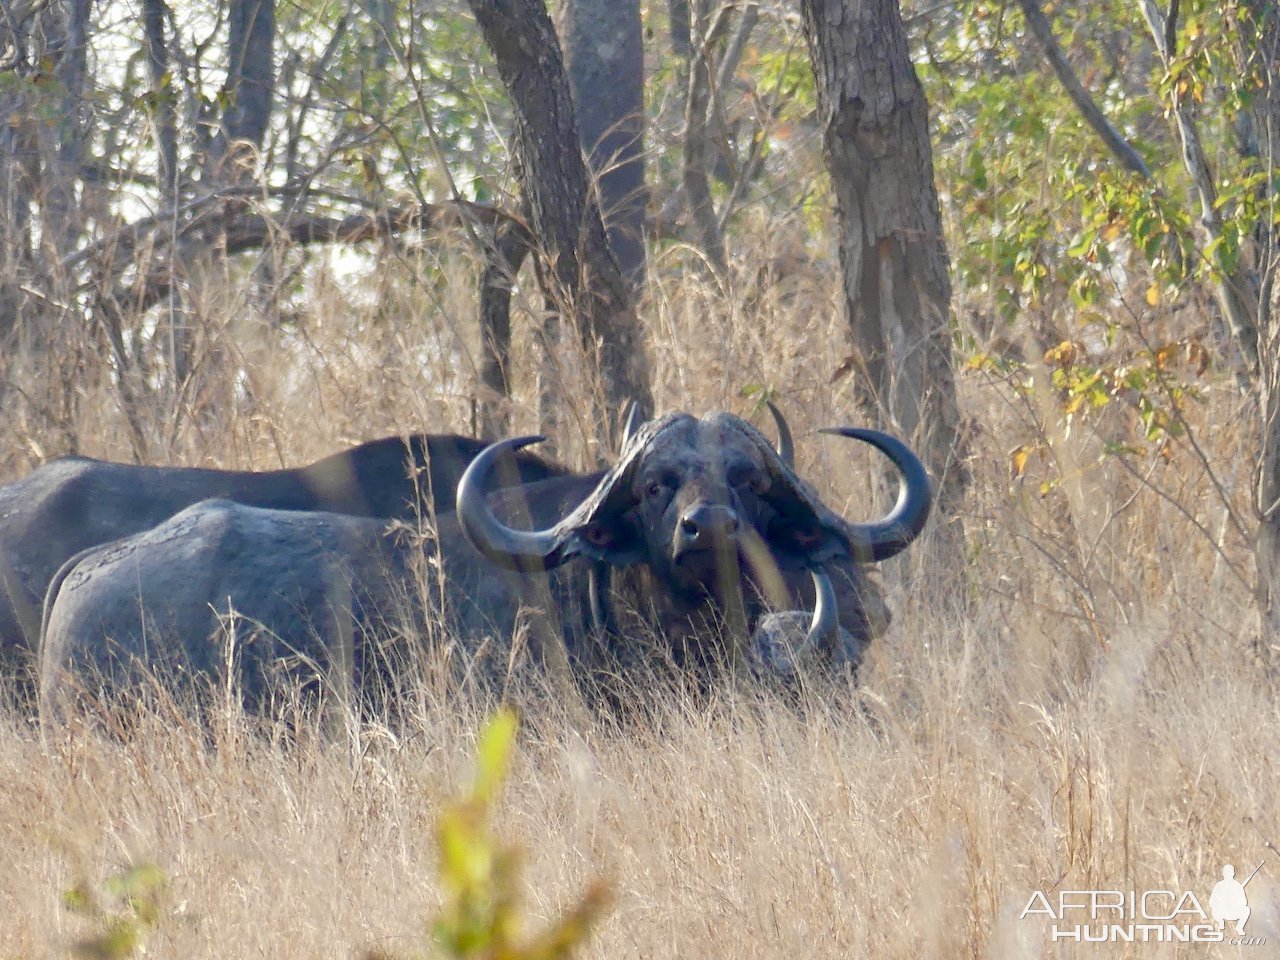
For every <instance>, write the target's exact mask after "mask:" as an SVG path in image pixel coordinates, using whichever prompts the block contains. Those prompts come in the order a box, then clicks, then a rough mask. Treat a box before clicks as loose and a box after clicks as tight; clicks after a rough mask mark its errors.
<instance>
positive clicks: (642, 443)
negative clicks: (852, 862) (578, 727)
mask: <svg viewBox="0 0 1280 960" xmlns="http://www.w3.org/2000/svg"><path fill="white" fill-rule="evenodd" d="M825 432H829V433H836V434H839V435H842V436H846V437H851V438H854V439H858V440H862V441H864V442H866V443H869V444H871V445H872V446H874V447H876V448H877V449H878V450H880V451H881V452H882V453H884V454H885V455H886V456H888V457H889V459H890V460H891V461H892V462H893V463H894V465H895V466H896V467H897V468H898V470H899V471H900V472H901V474H902V481H903V482H902V487H901V493H900V496H899V499H898V503H897V505H896V506H895V507H894V509H893V510H892V511H891V512H890V513H889V515H888V516H886V517H884V518H883V519H881V520H879V521H876V522H874V523H851V522H849V521H846V520H844V519H843V518H841V517H839V516H838V515H837V514H835V513H834V512H833V511H832V510H831V509H830V508H828V507H827V506H826V505H825V504H823V503H822V501H821V500H820V499H819V498H818V496H817V494H816V493H814V491H813V490H812V488H810V487H809V485H808V484H806V483H805V482H804V481H803V480H801V479H800V478H799V476H797V474H796V473H795V471H794V469H793V468H792V466H791V464H790V463H789V462H788V461H789V457H786V456H782V455H780V454H779V453H778V452H776V451H775V450H774V449H772V448H771V446H770V445H769V443H768V442H767V441H766V440H765V439H764V437H763V436H761V435H760V434H759V433H758V432H757V431H756V430H755V429H754V428H753V427H751V426H750V425H749V424H747V423H745V422H744V421H742V420H740V419H739V418H737V417H735V416H732V415H730V414H724V413H718V414H713V415H710V416H708V417H706V418H703V419H698V418H696V417H693V416H690V415H688V414H683V413H681V414H673V415H670V416H667V417H665V418H663V419H661V420H655V421H652V422H650V423H648V424H646V425H644V426H642V427H640V428H638V429H637V430H636V431H635V432H634V434H633V435H632V436H631V437H630V438H629V439H628V440H627V443H626V445H625V447H624V450H623V453H622V456H621V459H620V460H619V462H618V463H617V464H616V465H615V466H614V467H613V468H612V469H610V470H609V471H608V472H607V473H606V474H605V475H604V476H603V477H602V478H601V480H600V482H599V483H598V484H597V485H596V487H595V488H594V489H593V490H592V491H591V492H590V493H589V494H588V495H587V496H586V497H585V498H583V499H582V500H581V502H578V503H573V504H568V507H569V509H568V510H567V513H566V514H565V515H563V519H560V520H559V521H558V522H556V523H554V524H552V525H550V526H549V527H547V528H546V529H541V530H517V529H514V528H512V527H511V526H509V525H508V524H506V523H504V522H503V521H502V520H501V519H499V518H498V517H497V516H495V514H494V513H493V511H492V509H491V507H490V503H489V501H488V499H487V493H488V488H489V477H490V471H491V469H492V467H493V465H494V463H495V462H496V459H497V458H498V457H501V456H505V455H506V454H507V453H509V452H513V451H516V450H519V449H521V448H523V447H525V446H527V445H529V444H530V443H534V442H537V441H538V440H540V439H541V438H540V437H523V438H517V439H509V440H503V441H501V442H499V443H497V444H494V445H493V446H492V447H490V448H489V449H488V450H486V451H485V452H484V453H482V454H480V456H478V457H477V458H476V459H475V460H474V461H473V462H472V464H471V466H470V467H468V468H467V471H466V473H465V474H464V475H463V477H462V481H461V483H460V484H459V485H458V510H457V512H458V520H459V522H460V523H461V526H462V529H463V532H464V533H465V535H466V536H467V538H468V539H469V540H470V541H471V543H472V544H473V545H474V546H475V547H476V549H477V550H479V551H480V552H481V553H482V554H484V556H486V557H488V558H489V559H490V560H492V561H493V562H494V563H496V564H498V565H499V566H502V567H504V568H507V569H511V570H515V571H520V572H524V573H531V572H542V571H558V570H560V568H562V567H563V565H565V564H566V563H568V562H569V561H573V560H575V559H577V558H581V559H583V560H585V561H587V562H588V563H592V564H595V565H597V567H598V568H599V569H600V570H602V571H606V572H611V575H610V576H607V577H605V576H600V575H597V576H596V577H593V578H589V580H590V582H589V583H588V584H585V585H584V583H583V581H584V578H583V576H582V575H581V572H580V570H576V569H569V570H568V571H567V572H563V573H558V574H557V575H556V576H555V577H553V581H554V582H555V584H556V589H555V590H554V591H553V592H554V593H555V595H556V596H557V597H559V598H563V597H565V596H566V595H570V596H571V595H574V594H577V595H581V593H582V591H583V590H584V589H589V588H594V589H592V590H591V592H592V593H593V594H594V595H593V596H592V597H591V599H590V603H589V605H588V606H589V609H590V610H591V611H592V620H593V621H594V629H593V630H591V631H589V632H588V631H584V630H583V629H582V628H581V625H580V624H576V625H575V624H573V623H569V624H566V625H565V633H566V639H567V641H568V642H569V645H570V649H571V650H577V651H581V652H583V653H587V652H588V651H589V648H590V645H591V641H592V640H596V641H599V640H601V639H603V640H604V642H605V649H604V651H603V652H604V653H606V654H608V655H609V656H610V659H614V655H616V654H617V653H618V652H620V651H621V652H622V653H624V659H625V658H626V656H625V655H628V654H630V653H631V652H633V651H634V648H635V643H636V638H637V637H640V636H645V635H656V636H657V637H659V638H660V639H661V640H662V642H663V643H664V644H665V645H666V650H665V653H666V654H667V655H668V656H669V657H670V659H671V660H672V661H673V662H674V663H675V664H676V665H677V666H681V665H690V664H696V665H705V664H706V663H707V662H708V661H712V660H715V659H723V654H725V653H728V655H729V659H730V660H739V659H741V658H742V657H744V656H745V657H746V658H748V659H749V660H752V661H755V662H757V663H761V664H763V665H765V666H766V667H768V668H770V669H773V670H775V671H780V672H783V673H787V672H790V671H791V670H792V669H794V659H793V652H794V651H793V650H792V649H789V648H791V647H796V646H799V647H802V648H803V647H811V648H814V647H817V648H821V649H822V652H823V653H824V654H825V655H826V657H827V658H828V660H830V661H833V662H840V661H852V662H855V663H856V661H857V659H858V658H859V657H860V655H861V650H862V647H863V646H864V645H865V643H866V642H867V640H868V639H869V638H870V637H871V636H872V635H873V634H874V633H875V632H876V631H877V629H878V628H879V627H880V626H882V624H878V623H876V622H875V620H876V619H877V617H876V613H877V611H876V609H875V605H876V603H877V601H878V594H876V593H875V592H874V590H872V589H871V588H870V587H869V585H868V584H867V582H866V580H865V578H864V577H863V576H862V571H861V569H860V565H861V564H864V563H868V562H877V561H880V560H885V559H887V558H889V557H892V556H894V555H895V554H897V553H899V552H901V551H902V550H904V549H906V547H908V546H909V545H910V544H911V542H912V541H913V540H914V539H915V538H916V536H918V535H919V533H920V531H921V530H922V529H923V527H924V524H925V521H926V520H927V518H928V515H929V510H930V506H931V503H932V494H931V490H930V485H929V480H928V476H927V474H926V473H925V470H924V467H923V465H922V464H921V463H920V461H919V459H918V458H917V457H916V456H915V454H913V453H912V452H911V450H910V449H909V448H908V447H907V446H906V445H905V444H903V443H902V442H901V441H899V440H897V439H895V438H894V437H891V436H889V435H887V434H884V433H880V432H879V431H875V430H861V429H855V428H849V427H841V428H836V429H833V430H828V431H825ZM788 446H789V444H788ZM541 506H542V509H541V510H540V511H539V512H542V513H546V512H548V511H547V509H546V507H547V505H546V504H542V505H541ZM577 606H578V607H581V606H582V604H580V603H579V604H577ZM801 606H811V607H812V608H813V610H814V614H813V617H812V621H811V623H810V625H809V627H808V629H807V631H805V632H804V633H803V634H802V635H801V637H799V638H796V637H791V638H790V639H788V638H787V637H786V629H785V627H786V624H787V622H794V619H795V618H794V616H789V617H787V616H784V617H783V618H782V620H781V621H780V620H779V618H778V617H777V616H776V615H770V613H769V611H770V609H771V608H772V609H773V610H782V611H792V610H795V609H797V608H798V607H801ZM556 607H557V608H563V607H564V603H563V601H561V602H558V603H557V604H556ZM709 623H711V624H714V623H723V624H725V625H726V626H727V627H728V628H729V629H728V630H727V631H725V635H726V636H727V637H728V638H729V640H730V642H731V645H732V646H731V649H730V650H728V651H723V650H719V649H718V648H717V644H716V643H715V642H714V640H713V639H710V638H713V637H714V635H715V632H714V631H708V630H707V629H706V626H707V625H708V624H709ZM837 624H838V629H837V628H836V625H837ZM744 634H745V637H744ZM735 636H736V637H738V638H739V639H740V640H741V639H745V644H744V643H740V642H735V639H734V638H735ZM797 639H798V640H799V641H800V642H799V643H798V644H797V643H795V642H794V641H795V640H797ZM600 652H602V651H600V650H599V649H596V650H595V651H594V653H596V654H598V653H600Z"/></svg>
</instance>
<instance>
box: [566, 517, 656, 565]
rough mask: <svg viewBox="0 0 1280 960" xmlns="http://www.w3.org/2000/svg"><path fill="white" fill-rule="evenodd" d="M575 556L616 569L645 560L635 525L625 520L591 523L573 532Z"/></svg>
mask: <svg viewBox="0 0 1280 960" xmlns="http://www.w3.org/2000/svg"><path fill="white" fill-rule="evenodd" d="M574 539H575V540H576V541H577V543H576V546H577V550H576V551H575V552H576V553H580V554H582V555H583V556H587V557H590V558H591V559H593V560H600V561H602V562H604V563H608V564H610V565H611V566H615V567H625V566H628V565H630V564H633V563H639V562H640V561H641V560H643V559H644V541H643V539H642V538H641V536H640V531H639V530H638V529H637V527H636V526H635V524H634V522H633V521H632V520H631V519H630V518H627V517H615V518H611V519H608V520H591V521H588V522H587V523H586V524H584V525H583V526H582V527H579V528H578V530H577V531H576V532H575V535H574Z"/></svg>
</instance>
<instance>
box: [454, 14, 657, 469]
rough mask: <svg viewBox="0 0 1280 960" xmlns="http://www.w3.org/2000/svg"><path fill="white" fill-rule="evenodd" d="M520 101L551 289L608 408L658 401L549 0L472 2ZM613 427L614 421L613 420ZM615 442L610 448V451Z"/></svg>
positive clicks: (532, 207) (523, 159)
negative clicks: (582, 144)
mask: <svg viewBox="0 0 1280 960" xmlns="http://www.w3.org/2000/svg"><path fill="white" fill-rule="evenodd" d="M469 2H470V5H471V10H472V12H473V13H474V14H475V18H476V20H477V22H478V23H479V25H480V29H481V31H482V32H483V34H484V37H485V41H486V42H487V43H488V45H489V48H490V49H491V50H492V51H493V54H494V57H495V59H496V60H497V63H498V73H499V74H500V76H501V77H502V82H503V86H504V87H505V88H506V90H507V93H508V95H509V96H510V97H511V101H512V104H513V106H514V107H515V148H516V152H517V154H518V157H519V162H520V169H521V173H522V178H523V183H522V187H523V192H524V196H525V199H526V202H527V203H528V206H529V212H530V226H531V227H532V229H533V232H534V234H535V235H536V237H537V239H538V243H539V246H540V252H541V254H542V256H543V257H544V259H545V262H546V263H547V264H549V268H548V271H547V276H548V277H549V278H550V279H551V280H552V282H553V289H552V291H551V296H552V297H553V299H554V300H555V301H556V303H557V304H558V305H559V306H560V308H561V311H562V312H563V313H564V315H565V316H566V317H568V318H570V320H571V322H572V324H573V326H574V328H575V329H576V331H577V334H578V337H579V339H580V340H581V342H582V344H583V347H584V349H585V351H586V353H587V356H588V357H593V358H596V362H597V369H598V371H599V378H600V389H601V393H602V397H601V400H602V401H603V403H604V407H605V409H604V410H601V411H599V413H600V416H599V418H598V419H599V422H600V423H602V424H606V423H608V422H610V420H611V419H612V418H611V417H610V416H608V415H607V413H606V411H607V410H613V409H617V408H618V407H619V405H620V404H621V403H623V402H625V401H627V400H632V399H634V400H638V401H639V402H641V403H643V404H645V406H646V407H647V408H649V409H652V406H653V403H652V395H651V394H650V388H649V379H648V377H649V366H648V359H647V355H646V351H645V346H644V341H643V339H642V338H641V335H640V329H639V324H638V322H637V318H636V314H635V308H634V306H633V304H632V300H631V291H630V285H629V284H628V282H627V280H626V278H625V277H624V276H623V275H622V271H621V269H620V268H619V267H618V262H617V260H615V259H614V257H613V254H612V253H611V252H610V250H609V244H608V240H607V238H606V235H605V229H604V223H603V221H602V220H601V217H600V209H599V207H598V205H597V204H596V203H595V201H594V194H593V193H592V191H591V190H590V189H589V185H588V180H587V167H586V163H585V162H584V160H583V156H582V151H581V150H580V149H579V147H578V143H579V138H578V130H577V125H576V123H575V121H574V114H573V100H572V97H571V95H570V93H569V82H568V80H567V79H566V77H565V72H564V63H563V61H562V59H561V56H560V46H559V43H558V42H557V40H556V34H555V29H554V28H553V27H552V25H551V18H550V17H548V16H547V10H546V7H545V5H544V4H543V2H542V0H469ZM605 429H606V430H607V428H605ZM610 448H611V447H609V446H606V448H605V449H610Z"/></svg>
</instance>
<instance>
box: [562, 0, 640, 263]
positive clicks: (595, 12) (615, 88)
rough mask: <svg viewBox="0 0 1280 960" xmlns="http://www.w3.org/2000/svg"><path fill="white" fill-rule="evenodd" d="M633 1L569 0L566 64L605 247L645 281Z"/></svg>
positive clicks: (636, 33) (635, 8) (635, 4)
mask: <svg viewBox="0 0 1280 960" xmlns="http://www.w3.org/2000/svg"><path fill="white" fill-rule="evenodd" d="M642 29H643V28H642V25H641V22H640V3H639V0H571V2H570V3H569V4H568V5H567V7H566V14H565V22H564V38H565V65H566V66H567V68H568V71H569V88H570V90H571V91H572V93H573V103H574V107H575V110H576V115H577V119H578V136H579V137H581V140H580V142H581V144H582V149H583V151H584V152H585V153H586V154H587V157H588V159H589V161H590V164H591V170H592V173H593V174H594V176H595V178H596V183H597V185H598V189H599V192H600V206H601V209H602V210H603V212H604V219H605V224H606V225H607V230H608V235H609V246H610V247H611V248H612V250H613V255H614V256H615V257H617V258H618V264H619V266H621V267H622V272H623V273H624V274H625V275H626V276H627V279H629V280H630V281H631V282H632V284H634V285H635V286H637V287H639V286H642V285H643V283H644V276H645V247H644V214H645V201H646V193H645V185H644V43H643V37H642V33H641V31H642Z"/></svg>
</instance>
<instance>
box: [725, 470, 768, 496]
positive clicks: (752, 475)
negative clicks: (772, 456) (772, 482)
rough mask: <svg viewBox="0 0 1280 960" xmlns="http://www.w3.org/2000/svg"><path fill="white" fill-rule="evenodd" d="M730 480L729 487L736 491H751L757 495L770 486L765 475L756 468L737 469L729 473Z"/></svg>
mask: <svg viewBox="0 0 1280 960" xmlns="http://www.w3.org/2000/svg"><path fill="white" fill-rule="evenodd" d="M728 480H729V486H731V487H733V488H734V489H735V490H749V491H750V492H751V493H755V494H760V493H763V492H764V491H765V488H766V487H767V486H768V482H767V481H766V480H765V476H764V474H763V473H761V472H760V471H759V470H757V469H756V468H755V467H735V468H734V469H732V470H730V471H729V476H728Z"/></svg>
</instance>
